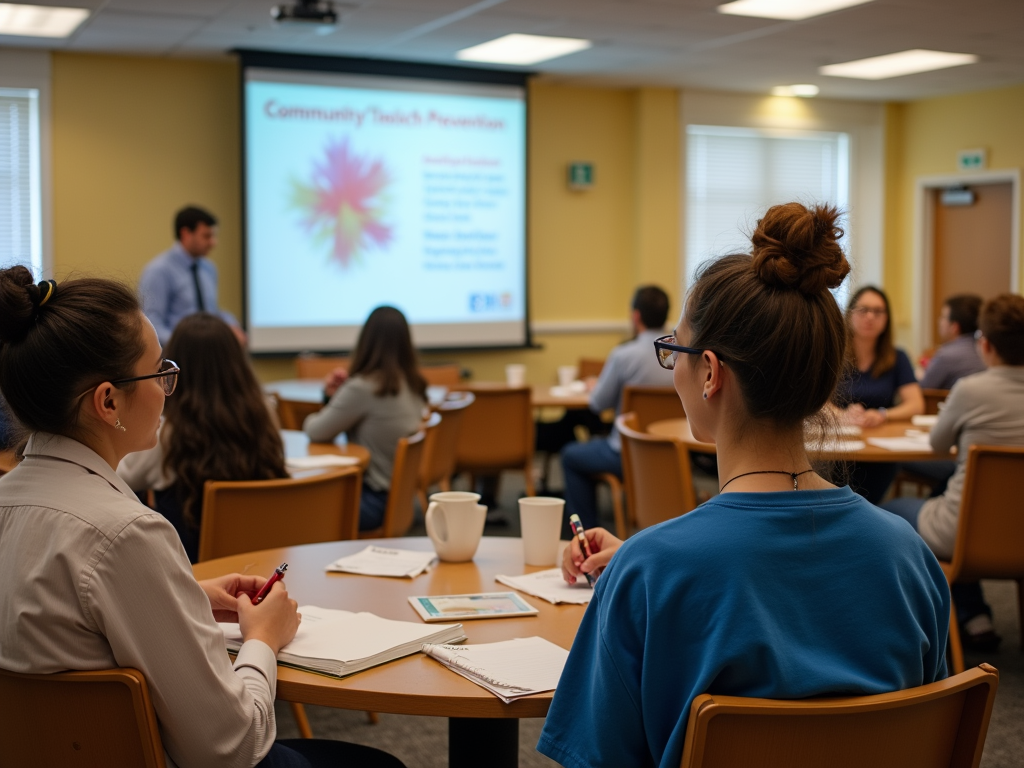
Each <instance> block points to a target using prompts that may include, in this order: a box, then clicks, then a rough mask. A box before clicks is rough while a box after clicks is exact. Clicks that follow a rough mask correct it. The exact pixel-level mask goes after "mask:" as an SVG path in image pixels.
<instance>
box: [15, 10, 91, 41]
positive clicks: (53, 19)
mask: <svg viewBox="0 0 1024 768" xmlns="http://www.w3.org/2000/svg"><path fill="white" fill-rule="evenodd" d="M88 17H89V9H88V8H58V7H54V6H50V5H18V4H15V3H0V35H24V36H25V37H67V36H68V35H70V34H71V33H72V32H74V31H75V30H76V29H78V25H79V24H81V23H82V22H83V21H85V20H86V19H87V18H88Z"/></svg>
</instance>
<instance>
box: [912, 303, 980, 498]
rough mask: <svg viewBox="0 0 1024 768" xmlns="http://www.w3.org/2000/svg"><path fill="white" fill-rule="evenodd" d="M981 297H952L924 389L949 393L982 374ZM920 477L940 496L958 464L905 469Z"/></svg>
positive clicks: (930, 463)
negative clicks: (977, 336) (979, 347)
mask: <svg viewBox="0 0 1024 768" xmlns="http://www.w3.org/2000/svg"><path fill="white" fill-rule="evenodd" d="M979 309H981V297H980V296H972V295H970V294H963V295H960V296H950V297H949V298H948V299H946V301H945V303H944V304H943V305H942V310H941V312H940V313H939V338H940V339H941V341H942V346H941V347H939V349H938V350H937V351H936V352H935V355H934V357H932V359H931V361H930V362H929V363H928V367H927V368H926V369H925V372H924V378H922V379H921V388H922V389H949V388H950V387H952V386H953V384H955V383H956V382H957V380H958V379H960V378H962V377H964V376H970V375H971V374H972V373H980V372H981V371H983V370H985V364H984V363H983V362H982V361H981V358H980V357H979V356H978V350H977V348H976V346H975V344H974V332H975V331H976V330H978V310H979ZM902 467H903V468H904V469H905V470H908V471H910V472H913V473H914V474H915V475H917V476H918V477H924V478H928V479H930V480H931V481H932V494H931V495H932V496H941V495H942V494H943V493H944V492H945V490H946V484H947V483H948V482H949V478H951V477H952V476H953V473H954V472H955V471H956V462H955V461H912V462H907V463H905V464H903V465H902Z"/></svg>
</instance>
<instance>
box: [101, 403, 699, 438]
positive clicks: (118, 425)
mask: <svg viewBox="0 0 1024 768" xmlns="http://www.w3.org/2000/svg"><path fill="white" fill-rule="evenodd" d="M705 397H707V395H705ZM114 429H120V430H121V431H122V432H127V431H128V430H127V429H125V428H124V425H123V424H122V423H121V420H120V419H118V420H117V421H115V422H114Z"/></svg>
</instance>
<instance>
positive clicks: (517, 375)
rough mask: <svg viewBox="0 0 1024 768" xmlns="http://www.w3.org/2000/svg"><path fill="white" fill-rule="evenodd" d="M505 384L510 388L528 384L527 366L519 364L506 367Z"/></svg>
mask: <svg viewBox="0 0 1024 768" xmlns="http://www.w3.org/2000/svg"><path fill="white" fill-rule="evenodd" d="M505 383H506V384H508V385H509V386H510V387H521V386H523V385H524V384H526V366H525V365H520V364H518V363H516V364H513V365H506V366H505Z"/></svg>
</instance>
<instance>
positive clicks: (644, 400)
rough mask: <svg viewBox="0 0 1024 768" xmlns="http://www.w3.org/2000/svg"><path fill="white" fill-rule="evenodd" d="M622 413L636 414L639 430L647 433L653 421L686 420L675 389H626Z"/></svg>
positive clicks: (637, 387) (623, 396) (635, 387)
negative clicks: (648, 426)
mask: <svg viewBox="0 0 1024 768" xmlns="http://www.w3.org/2000/svg"><path fill="white" fill-rule="evenodd" d="M620 413H635V414H636V420H637V429H638V430H640V431H641V432H646V431H647V425H648V424H650V423H651V422H652V421H664V420H665V419H685V418H686V411H684V410H683V404H682V402H680V400H679V395H678V393H677V392H676V390H675V388H674V387H639V386H632V385H631V386H628V387H625V388H624V389H623V390H622V408H621V409H620Z"/></svg>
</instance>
